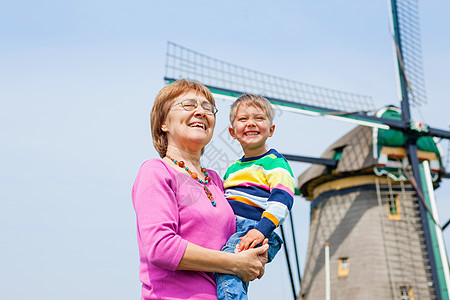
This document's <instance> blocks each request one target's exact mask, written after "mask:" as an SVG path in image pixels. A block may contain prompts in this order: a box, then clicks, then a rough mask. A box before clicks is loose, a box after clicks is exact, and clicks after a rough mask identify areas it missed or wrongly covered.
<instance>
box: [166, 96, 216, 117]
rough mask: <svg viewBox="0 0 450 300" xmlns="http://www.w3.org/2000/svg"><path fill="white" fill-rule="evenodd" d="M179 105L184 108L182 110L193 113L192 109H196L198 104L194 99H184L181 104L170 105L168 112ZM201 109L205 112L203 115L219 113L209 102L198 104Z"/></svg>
mask: <svg viewBox="0 0 450 300" xmlns="http://www.w3.org/2000/svg"><path fill="white" fill-rule="evenodd" d="M179 104H181V106H182V107H183V108H184V110H186V111H193V110H194V109H196V108H197V107H198V102H197V100H194V99H185V100H183V101H181V102H178V103H175V104H174V105H172V106H171V107H170V108H169V110H171V109H172V108H174V107H175V106H177V105H179ZM200 105H201V107H202V108H203V110H204V111H205V113H206V114H207V115H210V116H212V115H216V113H217V112H218V111H219V110H218V109H217V108H216V107H215V106H214V105H212V104H211V103H209V102H203V103H202V104H200Z"/></svg>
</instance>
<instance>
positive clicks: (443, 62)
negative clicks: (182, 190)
mask: <svg viewBox="0 0 450 300" xmlns="http://www.w3.org/2000/svg"><path fill="white" fill-rule="evenodd" d="M419 5H420V6H419V8H420V19H421V36H422V51H423V63H424V68H425V82H426V90H427V95H428V104H427V105H425V106H423V107H421V108H420V110H415V111H414V116H415V117H417V118H420V120H422V121H424V122H426V123H428V124H430V125H431V126H433V127H438V128H442V129H445V128H448V126H449V121H450V117H449V116H450V114H449V111H450V99H449V95H448V93H447V91H446V87H447V86H448V84H449V82H450V74H449V71H448V70H450V57H449V53H450V39H449V38H448V37H449V36H450V20H449V18H448V15H449V14H450V3H449V2H448V1H438V0H429V1H421V2H420V4H419ZM0 7H1V9H0V66H1V67H0V82H1V86H2V87H1V89H0V104H1V109H0V128H1V129H0V137H1V141H2V146H1V148H0V162H1V166H2V167H1V168H0V199H1V201H0V203H1V209H0V244H1V247H0V298H2V299H17V300H21V299H30V298H33V299H45V300H51V299H61V297H64V299H68V300H70V299H138V298H139V297H140V283H139V280H138V266H139V260H138V248H137V242H136V224H135V215H134V211H133V207H132V204H131V187H132V185H133V182H134V178H135V176H136V174H137V171H138V169H139V166H140V165H141V164H142V163H143V162H144V161H145V160H147V159H150V158H157V157H158V155H157V153H156V151H155V150H154V149H153V146H152V142H151V136H150V130H149V112H150V109H151V106H152V103H153V99H154V97H155V96H156V94H157V92H158V91H159V90H160V89H161V88H162V87H163V86H164V81H163V77H164V72H165V68H164V64H165V51H166V44H167V41H172V42H175V43H177V44H180V45H183V46H185V47H187V48H190V49H193V50H195V51H198V52H201V53H204V54H207V55H209V56H212V57H215V58H218V59H221V60H224V61H228V62H231V63H234V64H237V65H241V66H243V67H246V68H250V69H254V70H257V71H261V72H264V73H269V74H272V75H276V76H279V77H284V78H288V79H292V80H295V81H300V82H305V83H309V84H314V85H319V86H323V87H327V88H333V89H338V90H342V91H347V92H353V93H358V94H363V95H368V96H371V97H373V99H374V102H375V104H376V107H382V106H383V105H386V104H394V105H398V103H399V101H398V99H397V91H396V82H395V80H396V77H395V73H394V60H393V49H392V44H391V39H390V35H389V27H388V24H389V21H388V5H387V1H375V0H369V1H364V2H361V1H356V0H349V1H328V0H327V1H292V0H280V1H276V2H275V1H265V0H263V1H254V0H250V1H236V0H231V1H205V0H203V1H180V0H174V1H127V2H123V1H120V2H119V1H104V0H91V1H84V0H80V1H72V0H68V1H49V0H43V1H31V0H25V1H7V2H3V3H2V4H1V6H0ZM217 102H218V103H217V105H218V108H219V114H218V120H217V125H216V130H215V135H214V138H213V141H212V142H211V144H210V147H211V149H212V148H213V147H214V148H218V149H227V152H226V153H227V156H226V157H227V159H229V160H234V159H236V158H238V157H239V156H240V155H241V153H239V148H236V146H237V145H232V146H231V147H234V150H233V151H231V150H232V149H231V148H227V147H225V146H224V141H223V135H222V133H223V132H224V130H226V128H227V126H228V121H227V115H228V108H229V105H230V104H231V103H230V102H229V101H226V100H221V99H218V101H217ZM274 122H275V124H276V129H275V134H274V136H273V137H272V138H271V139H269V140H268V146H269V147H275V148H276V149H278V150H279V151H280V152H282V153H289V154H297V155H309V156H317V155H320V153H322V152H323V151H324V150H325V149H326V148H327V147H328V145H330V144H331V143H332V142H333V141H335V140H336V139H338V138H339V137H340V136H342V135H343V134H344V133H345V132H347V131H348V130H350V129H352V128H353V126H352V125H349V124H344V123H340V122H338V121H331V120H326V121H325V120H323V119H318V118H314V117H305V116H301V115H296V114H293V113H289V112H283V113H282V114H281V115H279V116H278V117H277V118H276V119H275V121H274ZM228 146H229V145H228ZM441 146H442V148H443V151H444V154H446V153H447V152H448V150H447V142H443V143H441ZM211 151H212V150H211ZM207 153H208V152H207ZM207 153H206V154H207ZM206 154H205V155H206ZM446 159H447V158H446ZM206 163H211V162H208V161H206ZM291 165H292V168H293V170H294V173H295V175H296V176H298V175H300V174H301V172H302V171H304V170H305V169H306V168H307V167H308V165H307V164H302V163H292V164H291ZM206 166H207V167H208V165H206ZM449 167H450V166H449V165H448V164H447V170H448V169H449ZM224 168H225V167H224ZM217 171H218V172H219V173H222V174H223V172H224V171H225V170H224V169H223V168H222V167H220V168H219V169H218V170H217ZM449 195H450V182H449V180H446V181H444V182H443V183H442V186H441V187H440V188H439V189H438V190H437V192H436V198H437V204H438V208H439V215H440V220H441V223H444V222H446V221H447V220H448V219H449V218H450V196H449ZM292 215H293V217H294V225H295V236H296V240H297V244H298V250H299V258H300V263H301V266H303V265H304V261H305V256H306V246H307V235H308V224H309V203H308V202H307V201H305V200H304V199H302V198H299V197H298V198H296V203H295V206H294V208H293V211H292ZM286 227H288V226H286ZM287 231H288V232H287V233H288V236H290V231H289V230H287ZM444 238H445V240H446V244H447V245H449V244H450V232H449V230H448V229H447V230H446V231H445V232H444ZM286 242H288V243H289V244H288V246H290V247H292V243H291V240H290V238H288V239H287V240H286ZM447 252H448V247H447ZM297 289H298V288H297ZM274 297H276V298H278V299H280V298H282V299H289V297H291V290H290V284H289V277H288V273H287V268H286V264H285V257H284V254H283V253H280V254H279V255H278V256H277V258H276V259H275V261H274V262H273V263H271V264H270V265H268V266H267V269H266V275H265V276H264V277H263V279H261V280H257V281H255V282H254V283H252V284H251V285H250V299H268V298H274Z"/></svg>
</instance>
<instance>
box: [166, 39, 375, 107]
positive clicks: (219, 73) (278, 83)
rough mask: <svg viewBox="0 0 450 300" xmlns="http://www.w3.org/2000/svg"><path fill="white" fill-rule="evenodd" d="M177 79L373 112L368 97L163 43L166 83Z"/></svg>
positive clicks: (302, 101) (223, 89) (210, 86)
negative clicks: (165, 47)
mask: <svg viewBox="0 0 450 300" xmlns="http://www.w3.org/2000/svg"><path fill="white" fill-rule="evenodd" d="M181 78H187V79H191V80H196V81H199V82H201V83H203V84H205V85H206V86H208V87H209V88H210V89H212V90H214V89H216V90H217V89H218V90H222V91H229V92H232V93H234V94H236V96H239V95H240V94H243V93H255V94H259V95H262V96H265V97H267V98H269V100H270V98H275V99H278V100H288V101H291V102H296V103H299V104H306V105H313V106H316V107H322V108H328V109H332V110H341V111H350V112H352V111H373V110H375V105H374V103H373V100H372V98H371V97H369V96H364V95H359V94H355V93H348V92H343V91H338V90H334V89H328V88H323V87H319V86H315V85H311V84H306V83H301V82H297V81H293V80H289V79H285V78H281V77H277V76H273V75H269V74H266V73H262V72H258V71H254V70H251V69H247V68H244V67H241V66H238V65H235V64H231V63H228V62H225V61H222V60H218V59H215V58H212V57H210V56H207V55H204V54H201V53H199V52H196V51H193V50H190V49H188V48H185V47H183V46H180V45H177V44H175V43H172V42H168V44H167V53H166V75H165V80H166V81H173V80H177V79H181Z"/></svg>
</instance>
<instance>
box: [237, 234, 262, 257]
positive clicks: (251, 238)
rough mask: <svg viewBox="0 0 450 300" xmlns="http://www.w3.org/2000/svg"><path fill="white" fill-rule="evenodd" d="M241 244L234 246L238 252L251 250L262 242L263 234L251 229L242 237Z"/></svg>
mask: <svg viewBox="0 0 450 300" xmlns="http://www.w3.org/2000/svg"><path fill="white" fill-rule="evenodd" d="M240 240H241V242H240V243H239V244H238V245H237V246H236V249H237V251H238V252H241V251H243V250H247V249H249V248H253V247H255V246H256V245H258V244H259V243H261V242H262V241H264V234H262V233H261V231H259V230H258V229H252V230H250V231H249V232H247V234H246V235H245V236H244V237H241V238H240Z"/></svg>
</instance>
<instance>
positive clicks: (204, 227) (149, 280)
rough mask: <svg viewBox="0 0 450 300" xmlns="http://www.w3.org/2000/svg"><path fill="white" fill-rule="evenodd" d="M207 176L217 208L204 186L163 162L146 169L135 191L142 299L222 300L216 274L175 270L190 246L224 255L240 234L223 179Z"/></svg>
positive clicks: (154, 162) (153, 161)
mask: <svg viewBox="0 0 450 300" xmlns="http://www.w3.org/2000/svg"><path fill="white" fill-rule="evenodd" d="M208 174H209V176H210V177H211V179H212V181H211V182H210V183H208V185H207V186H208V188H209V190H210V191H211V193H212V194H213V197H214V200H215V201H216V203H217V205H216V207H213V206H212V204H211V202H210V200H209V199H208V198H207V196H206V194H205V192H204V190H203V185H202V184H200V183H199V182H198V181H196V180H194V179H192V178H191V177H189V176H188V175H186V174H184V173H180V172H178V171H177V170H175V169H174V168H173V167H171V166H169V165H167V164H166V163H165V162H164V161H162V160H160V159H151V160H148V161H146V162H144V163H143V164H142V166H141V168H140V170H139V173H138V175H137V177H136V180H135V182H134V186H133V191H132V199H133V206H134V210H135V211H136V219H137V238H138V246H139V256H140V275H139V279H140V281H141V282H142V296H141V299H145V300H146V299H217V295H216V284H215V282H214V279H213V275H212V273H207V272H200V271H179V270H176V268H177V266H178V264H179V263H180V260H181V258H182V257H183V254H184V251H185V250H186V247H187V243H188V242H190V243H193V244H196V245H199V246H202V247H205V248H209V249H215V250H220V249H221V248H222V246H223V245H224V244H225V243H226V241H227V240H228V238H229V237H230V236H231V235H232V234H233V233H234V232H235V230H236V222H235V217H234V213H233V210H232V209H231V207H230V206H229V204H228V202H227V200H226V199H225V197H224V196H223V187H222V180H221V179H220V177H219V176H218V175H217V173H215V172H214V171H210V170H208Z"/></svg>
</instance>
